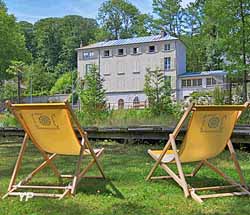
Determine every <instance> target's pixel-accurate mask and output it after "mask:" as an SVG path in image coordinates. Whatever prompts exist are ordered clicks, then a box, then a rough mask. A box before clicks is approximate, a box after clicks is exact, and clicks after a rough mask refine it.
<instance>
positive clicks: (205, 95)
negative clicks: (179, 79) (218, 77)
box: [190, 91, 212, 105]
mask: <svg viewBox="0 0 250 215" xmlns="http://www.w3.org/2000/svg"><path fill="white" fill-rule="evenodd" d="M190 98H191V102H194V103H195V104H200V105H202V104H211V103H212V92H211V91H195V92H193V93H191V94H190Z"/></svg>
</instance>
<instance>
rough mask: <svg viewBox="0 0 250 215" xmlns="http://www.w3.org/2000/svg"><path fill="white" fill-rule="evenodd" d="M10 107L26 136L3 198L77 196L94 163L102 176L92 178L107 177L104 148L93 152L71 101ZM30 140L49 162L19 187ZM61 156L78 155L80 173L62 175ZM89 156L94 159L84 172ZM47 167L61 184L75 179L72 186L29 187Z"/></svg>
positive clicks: (76, 171)
mask: <svg viewBox="0 0 250 215" xmlns="http://www.w3.org/2000/svg"><path fill="white" fill-rule="evenodd" d="M7 106H8V108H9V109H10V110H11V112H12V113H13V114H14V115H15V117H16V119H17V120H18V121H19V122H20V124H21V125H22V127H23V129H24V131H25V136H24V139H23V143H22V146H21V149H20V153H19V155H18V159H17V162H16V165H15V168H14V171H13V174H12V177H11V180H10V184H9V188H8V192H7V193H6V194H5V195H4V197H3V198H5V197H7V196H20V198H21V197H22V198H26V199H27V198H31V197H35V196H41V197H54V198H59V199H62V198H63V197H65V196H66V195H74V194H75V192H76V187H77V185H78V184H79V182H80V180H81V179H82V178H84V177H86V178H87V176H86V173H87V172H88V170H89V169H90V168H91V167H92V166H93V165H94V164H96V165H97V167H98V169H99V171H100V173H101V176H92V178H105V176H104V172H103V170H102V168H101V166H100V164H99V161H98V158H99V157H100V156H101V155H102V153H103V150H104V149H103V148H102V149H95V150H94V149H92V147H91V145H90V143H89V141H88V138H87V133H86V132H85V131H84V130H83V129H82V128H81V126H80V124H79V122H78V121H77V118H76V116H75V115H74V113H73V111H72V109H71V107H70V106H69V105H68V103H67V102H65V103H50V104H11V103H10V102H7ZM73 125H75V126H76V129H77V130H78V132H79V134H80V135H81V141H79V140H78V138H77V135H76V133H75V130H74V127H73ZM28 140H31V142H32V143H33V144H34V145H35V146H36V148H37V149H38V150H39V151H40V152H41V154H42V156H43V158H44V160H45V161H44V162H43V163H42V164H41V165H39V166H38V167H37V168H35V169H34V170H33V171H32V172H31V173H30V174H29V175H28V177H26V178H25V179H24V180H22V181H20V182H19V183H17V184H16V177H17V174H18V171H19V169H20V167H21V162H22V158H23V155H24V152H25V149H26V147H27V143H28ZM57 155H76V156H78V157H79V158H78V162H77V163H76V170H75V172H74V173H73V174H72V175H62V174H61V173H60V172H59V170H58V169H57V167H56V166H55V165H54V164H53V159H54V158H55V157H57ZM85 155H90V156H92V158H93V159H92V160H91V161H90V163H88V165H87V166H86V167H85V168H84V169H83V170H81V164H82V159H83V156H85ZM46 166H49V167H50V168H51V169H52V171H53V172H54V174H55V175H56V176H57V177H58V178H59V180H60V181H61V179H62V178H68V179H70V180H71V183H70V184H69V185H67V186H34V185H28V182H29V181H30V180H31V179H32V178H33V177H34V176H35V175H36V174H37V173H38V172H40V171H41V170H42V169H44V167H46ZM89 177H90V176H89ZM27 189H31V190H34V189H35V190H36V189H40V191H41V190H51V189H52V190H54V189H55V190H59V191H61V192H59V194H54V193H41V192H36V193H33V192H24V191H23V190H27ZM20 190H21V191H22V192H21V191H20ZM25 195H26V196H25Z"/></svg>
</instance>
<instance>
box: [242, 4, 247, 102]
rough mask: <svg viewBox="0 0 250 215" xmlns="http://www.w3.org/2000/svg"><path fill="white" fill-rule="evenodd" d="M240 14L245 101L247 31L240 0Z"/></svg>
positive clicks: (244, 93) (245, 99)
mask: <svg viewBox="0 0 250 215" xmlns="http://www.w3.org/2000/svg"><path fill="white" fill-rule="evenodd" d="M240 16H241V24H242V57H243V59H242V60H243V65H244V70H243V101H244V102H246V101H247V71H246V68H245V67H246V33H245V14H244V8H243V2H242V0H241V1H240Z"/></svg>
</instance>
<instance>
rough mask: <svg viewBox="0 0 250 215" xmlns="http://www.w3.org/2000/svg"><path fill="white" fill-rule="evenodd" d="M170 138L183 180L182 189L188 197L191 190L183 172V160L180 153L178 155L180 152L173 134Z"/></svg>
mask: <svg viewBox="0 0 250 215" xmlns="http://www.w3.org/2000/svg"><path fill="white" fill-rule="evenodd" d="M170 140H171V145H172V149H173V151H174V155H175V162H176V165H177V169H178V173H179V176H180V179H181V181H182V189H183V191H184V195H185V197H188V196H189V195H190V193H189V190H188V185H187V182H186V179H185V175H184V173H183V169H182V165H181V161H180V158H179V155H178V152H177V147H176V144H175V140H174V136H173V135H170Z"/></svg>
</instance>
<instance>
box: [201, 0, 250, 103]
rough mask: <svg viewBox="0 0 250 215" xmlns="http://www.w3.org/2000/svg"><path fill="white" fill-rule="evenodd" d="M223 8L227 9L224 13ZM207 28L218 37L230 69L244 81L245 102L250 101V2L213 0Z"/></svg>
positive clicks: (208, 5) (207, 10)
mask: <svg viewBox="0 0 250 215" xmlns="http://www.w3.org/2000/svg"><path fill="white" fill-rule="evenodd" d="M222 8H223V9H222ZM204 26H205V27H206V28H209V29H210V32H212V33H214V34H216V37H217V41H216V46H218V47H221V52H222V57H223V58H224V61H226V62H227V63H226V64H227V65H226V67H227V68H230V69H233V70H236V71H238V73H239V74H241V77H242V83H243V98H244V101H246V99H247V72H248V71H249V69H250V68H249V64H248V61H247V59H249V58H250V43H249V34H250V2H249V1H248V0H235V1H230V0H210V1H206V4H205V23H204Z"/></svg>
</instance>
